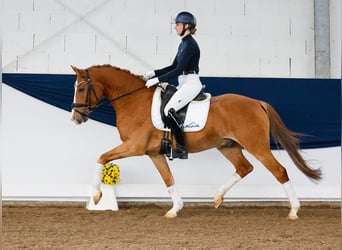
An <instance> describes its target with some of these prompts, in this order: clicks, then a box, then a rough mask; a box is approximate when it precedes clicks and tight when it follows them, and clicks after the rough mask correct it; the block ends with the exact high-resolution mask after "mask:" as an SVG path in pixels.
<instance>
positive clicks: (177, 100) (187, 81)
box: [164, 74, 202, 116]
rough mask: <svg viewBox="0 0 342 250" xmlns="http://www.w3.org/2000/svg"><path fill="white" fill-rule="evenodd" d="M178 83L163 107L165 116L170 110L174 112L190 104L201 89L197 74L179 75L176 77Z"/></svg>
mask: <svg viewBox="0 0 342 250" xmlns="http://www.w3.org/2000/svg"><path fill="white" fill-rule="evenodd" d="M178 83H179V84H178V87H177V89H178V90H177V92H176V93H175V94H174V95H173V96H172V97H171V99H170V101H169V102H168V103H167V104H166V106H165V109H164V114H165V115H166V116H167V115H168V111H169V110H170V109H171V108H174V109H175V110H176V111H178V110H180V109H181V108H183V107H184V106H185V105H186V104H188V103H189V102H191V101H192V100H193V99H194V98H195V97H196V96H197V95H198V94H199V92H200V91H201V89H202V83H201V81H200V79H199V75H197V74H189V75H180V76H179V77H178Z"/></svg>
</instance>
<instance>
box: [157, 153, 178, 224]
mask: <svg viewBox="0 0 342 250" xmlns="http://www.w3.org/2000/svg"><path fill="white" fill-rule="evenodd" d="M150 158H151V160H152V161H153V163H154V165H155V166H156V168H157V169H158V171H159V173H160V175H161V177H162V178H163V180H164V183H165V185H166V187H167V190H168V192H169V194H170V196H171V199H172V203H173V205H172V208H171V209H170V210H169V211H168V212H167V213H166V214H165V217H167V218H175V217H176V216H177V213H178V212H179V211H180V210H181V209H182V208H183V201H182V198H181V196H180V195H179V194H178V192H177V189H176V186H175V183H174V179H173V176H172V173H171V170H170V168H169V165H168V164H167V161H166V158H165V156H164V155H150Z"/></svg>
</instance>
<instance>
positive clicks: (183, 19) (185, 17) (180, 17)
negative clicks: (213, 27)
mask: <svg viewBox="0 0 342 250" xmlns="http://www.w3.org/2000/svg"><path fill="white" fill-rule="evenodd" d="M174 23H188V24H190V25H191V26H192V27H193V28H195V27H196V24H197V22H196V18H195V16H194V15H193V14H191V13H190V12H187V11H181V12H179V13H178V14H177V16H176V18H175V19H174Z"/></svg>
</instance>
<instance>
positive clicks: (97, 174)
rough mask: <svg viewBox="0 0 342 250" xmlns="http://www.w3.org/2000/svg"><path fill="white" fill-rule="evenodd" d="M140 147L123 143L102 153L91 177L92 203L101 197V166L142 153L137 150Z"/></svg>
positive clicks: (97, 201)
mask: <svg viewBox="0 0 342 250" xmlns="http://www.w3.org/2000/svg"><path fill="white" fill-rule="evenodd" d="M139 148H141V147H137V145H135V144H130V143H128V142H127V143H123V144H121V145H119V146H118V147H115V148H113V149H112V150H110V151H108V152H106V153H104V154H102V155H101V156H100V158H99V159H98V160H97V164H96V166H95V169H94V173H93V178H92V182H91V184H92V197H93V201H94V204H95V205H96V204H98V203H99V201H100V200H101V198H102V192H101V189H100V186H101V179H102V171H103V166H104V165H105V164H106V163H107V162H110V161H113V160H116V159H121V158H126V157H129V156H137V155H143V154H144V151H143V150H139Z"/></svg>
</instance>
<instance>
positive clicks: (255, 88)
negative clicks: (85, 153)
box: [2, 74, 341, 148]
mask: <svg viewBox="0 0 342 250" xmlns="http://www.w3.org/2000/svg"><path fill="white" fill-rule="evenodd" d="M75 79H76V76H75V75H53V74H3V75H2V80H3V82H4V83H5V84H7V85H9V86H11V87H13V88H15V89H17V90H19V91H22V92H24V93H26V94H28V95H30V96H33V97H35V98H37V99H39V100H41V101H44V102H46V103H49V104H51V105H54V106H56V107H59V108H62V109H64V110H67V111H71V103H72V102H73V95H74V83H75ZM201 80H202V82H203V84H205V85H206V90H207V92H210V93H211V94H212V95H220V94H224V93H235V94H241V95H245V96H249V97H252V98H256V99H259V100H263V101H266V102H268V103H270V104H271V105H272V106H273V107H274V108H275V109H276V110H277V111H278V113H279V114H280V116H281V117H282V118H283V120H284V122H285V124H286V125H287V127H288V128H289V129H291V130H293V131H296V132H300V133H304V134H307V135H308V136H304V137H302V138H301V147H302V148H319V147H329V146H339V145H340V144H341V82H340V80H339V79H292V78H290V79H287V78H286V79H284V78H228V77H202V78H201ZM90 117H91V118H92V119H94V120H97V121H100V122H103V123H106V124H110V125H113V126H115V113H114V110H113V108H112V107H111V106H110V104H109V103H108V102H107V103H105V105H103V106H101V107H99V108H98V109H96V110H94V111H93V113H91V116H90ZM231 119H234V117H231ZM273 146H274V145H273Z"/></svg>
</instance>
